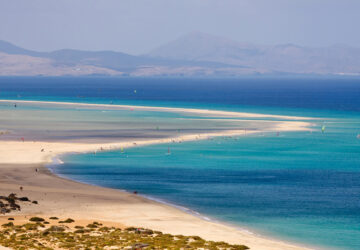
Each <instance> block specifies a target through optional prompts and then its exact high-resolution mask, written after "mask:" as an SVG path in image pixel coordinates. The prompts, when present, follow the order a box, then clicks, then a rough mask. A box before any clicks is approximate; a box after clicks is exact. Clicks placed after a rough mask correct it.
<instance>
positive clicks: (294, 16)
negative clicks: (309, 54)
mask: <svg viewBox="0 0 360 250" xmlns="http://www.w3.org/2000/svg"><path fill="white" fill-rule="evenodd" d="M359 13H360V1H359V0H176V1H175V0H151V1H150V0H61V1H60V0H31V1H30V0H0V40H5V41H8V42H11V43H14V44H16V45H18V46H21V47H24V48H27V49H32V50H37V51H51V50H56V49H63V48H72V49H82V50H115V51H121V52H125V53H130V54H143V53H147V52H149V51H151V50H152V49H154V48H156V47H158V46H160V45H162V44H164V43H166V42H169V41H171V40H174V39H176V38H178V37H180V36H182V35H185V34H187V33H189V32H193V31H200V32H205V33H209V34H213V35H217V36H223V37H226V38H228V39H233V40H236V41H239V42H250V43H256V44H264V45H274V44H284V43H293V44H297V45H301V46H311V47H324V46H331V45H334V44H347V45H350V46H355V47H360V32H359V31H358V29H359V27H358V26H359V24H360V14H359Z"/></svg>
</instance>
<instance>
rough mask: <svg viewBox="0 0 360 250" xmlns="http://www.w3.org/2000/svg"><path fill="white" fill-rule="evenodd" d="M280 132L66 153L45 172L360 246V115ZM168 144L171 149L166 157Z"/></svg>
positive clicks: (289, 234)
mask: <svg viewBox="0 0 360 250" xmlns="http://www.w3.org/2000/svg"><path fill="white" fill-rule="evenodd" d="M324 121H325V124H326V126H327V128H326V131H325V133H321V132H320V130H319V128H317V131H314V132H287V133H280V135H279V136H277V135H276V134H275V133H268V134H263V135H260V134H259V135H251V136H246V137H238V138H216V139H213V140H205V141H195V142H186V143H181V144H178V143H175V144H166V145H165V144H164V145H152V146H147V147H141V148H131V149H126V151H125V153H121V152H119V151H112V152H103V153H100V154H97V155H93V154H80V155H68V156H66V157H64V158H63V161H64V162H65V164H63V165H61V166H55V167H54V168H53V170H54V171H55V172H57V173H58V174H61V175H65V176H67V177H69V178H72V179H75V180H78V181H82V182H86V183H92V184H97V185H101V186H107V187H113V188H119V189H125V190H129V191H133V190H136V191H138V192H139V193H140V194H143V195H147V196H151V197H155V198H157V199H161V200H164V201H167V202H171V203H173V204H177V205H181V206H185V207H188V208H191V209H193V210H195V211H197V212H200V213H201V214H204V215H206V216H211V217H212V218H214V219H219V220H222V221H226V222H229V223H232V224H235V225H238V226H240V227H246V228H249V229H250V230H254V231H256V232H258V233H261V234H265V235H269V236H273V237H277V238H281V239H286V240H290V241H295V242H298V243H302V244H309V245H313V246H320V247H326V248H335V249H358V248H359V246H360V226H359V225H360V209H359V208H360V171H359V170H360V157H359V155H360V140H359V139H357V138H356V135H357V132H358V130H359V124H360V119H359V118H358V117H341V118H334V117H333V118H331V119H326V118H324ZM168 147H170V149H171V155H167V154H166V152H167V148H168Z"/></svg>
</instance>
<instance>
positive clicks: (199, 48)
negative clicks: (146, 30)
mask: <svg viewBox="0 0 360 250" xmlns="http://www.w3.org/2000/svg"><path fill="white" fill-rule="evenodd" d="M281 74H301V75H308V74H315V75H350V76H358V75H360V48H353V47H349V46H346V45H334V46H331V47H326V48H310V47H302V46H297V45H293V44H282V45H274V46H266V45H255V44H249V43H240V42H236V41H233V40H228V39H225V38H222V37H218V36H213V35H209V34H205V33H201V32H192V33H189V34H187V35H185V36H182V37H180V38H178V39H176V40H174V41H171V42H169V43H167V44H165V45H162V46H160V47H158V48H156V49H154V50H152V51H150V52H149V53H147V54H144V55H136V56H135V55H129V54H126V53H121V52H114V51H81V50H72V49H62V50H57V51H53V52H37V51H32V50H27V49H23V48H20V47H17V46H15V45H13V44H11V43H8V42H5V41H1V40H0V76H84V75H108V76H130V77H131V76H135V77H147V76H175V77H177V76H180V77H181V76H185V77H193V76H200V77H201V76H205V77H206V76H217V77H237V76H244V75H281Z"/></svg>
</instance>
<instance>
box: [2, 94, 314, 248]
mask: <svg viewBox="0 0 360 250" xmlns="http://www.w3.org/2000/svg"><path fill="white" fill-rule="evenodd" d="M0 101H1V100H0ZM6 102H9V101H8V100H6ZM10 102H11V101H10ZM16 102H18V103H19V101H16ZM45 103H46V102H45ZM54 103H56V102H54ZM56 104H59V103H56ZM60 104H63V103H60ZM69 105H70V104H69ZM71 105H79V104H78V103H72V104H71ZM84 105H88V104H84ZM89 105H91V104H89ZM109 106H110V107H113V105H109ZM129 107H132V108H134V106H126V107H125V108H129ZM135 107H136V106H135ZM122 108H124V107H122ZM141 108H143V107H141ZM178 111H180V110H177V111H176V112H178ZM171 112H174V110H172V109H171ZM185 112H190V113H193V112H194V111H193V110H190V111H189V110H188V111H185ZM224 112H226V111H224ZM200 113H201V114H208V113H209V111H206V110H205V111H204V112H200ZM210 113H211V111H210ZM216 114H217V115H220V114H218V113H216ZM244 114H246V113H239V116H241V117H248V116H245V115H244ZM222 115H225V116H227V115H230V114H228V113H225V114H222ZM231 115H232V116H233V114H231ZM251 117H264V116H261V115H260V116H257V115H255V116H254V115H252V116H251ZM265 117H268V115H265ZM282 118H284V117H282ZM284 119H285V118H284ZM287 119H288V118H287ZM290 120H292V121H282V122H279V124H278V125H277V126H276V128H274V129H276V130H274V131H309V130H311V129H310V128H309V126H310V125H311V124H310V123H308V122H303V121H293V120H297V119H290ZM305 120H306V119H305ZM259 132H263V131H244V130H227V131H221V132H213V133H200V134H184V135H179V136H175V137H168V138H161V139H150V140H149V139H148V140H132V141H122V142H118V143H100V142H99V143H73V142H44V141H24V142H22V141H1V145H0V183H1V184H0V191H1V194H2V195H6V194H9V193H12V192H13V193H19V192H20V193H21V195H24V196H25V195H26V196H28V197H29V198H31V199H36V200H38V201H39V205H28V206H25V207H24V209H22V211H20V212H15V213H12V214H11V216H12V217H16V218H17V221H19V222H20V221H21V220H26V217H29V216H34V215H41V216H61V217H64V218H65V217H70V218H74V219H75V220H76V221H86V222H87V221H95V220H96V221H101V222H104V223H105V224H106V223H107V224H109V225H116V226H122V227H124V226H138V227H147V228H150V229H153V230H159V231H162V232H165V233H171V234H184V235H198V236H200V237H202V238H204V239H207V240H214V241H225V242H229V243H232V244H244V245H247V246H249V247H250V248H251V249H270V250H271V249H306V248H305V247H302V246H298V245H295V244H294V245H293V244H291V243H286V242H283V241H281V240H277V239H276V240H275V239H268V238H266V237H264V236H260V235H256V234H254V233H252V232H248V231H246V230H239V229H238V228H235V227H232V226H229V225H226V224H225V223H221V222H220V223H219V222H213V221H207V220H204V219H202V218H199V217H197V216H195V215H191V214H189V213H186V212H185V211H181V210H180V209H179V208H176V207H173V206H171V205H169V204H162V203H159V202H157V201H153V200H150V199H147V198H144V197H142V196H140V195H136V194H131V193H129V192H124V191H120V190H116V189H110V188H104V187H99V186H94V185H88V184H83V183H79V182H76V181H73V180H69V179H65V178H63V177H60V176H57V175H55V174H53V173H51V171H50V170H49V169H47V168H46V164H49V163H51V161H52V160H53V159H54V158H59V156H61V155H64V154H68V153H96V152H97V151H105V150H119V149H120V148H125V149H126V148H129V147H137V146H148V145H153V144H160V143H161V144H162V143H178V142H184V141H194V140H204V139H209V138H212V137H219V136H225V137H228V136H229V137H231V136H244V135H247V134H251V133H259ZM60 158H61V157H60ZM20 186H21V187H23V191H20V189H19V187H20ZM7 217H9V216H8V215H5V216H4V215H1V216H0V221H1V222H4V221H5V220H6V219H7Z"/></svg>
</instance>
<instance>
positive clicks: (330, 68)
mask: <svg viewBox="0 0 360 250" xmlns="http://www.w3.org/2000/svg"><path fill="white" fill-rule="evenodd" d="M147 56H149V57H153V58H163V59H173V60H177V59H181V60H191V61H211V62H220V63H224V64H228V65H234V66H238V65H241V66H246V67H248V68H251V69H253V70H254V71H258V72H268V73H270V72H287V73H296V74H359V73H360V49H359V48H352V47H349V46H345V45H336V46H331V47H327V48H310V47H302V46H297V45H294V44H282V45H275V46H265V45H256V44H249V43H240V42H236V41H232V40H229V39H225V38H222V37H218V36H213V35H209V34H205V33H201V32H192V33H189V34H187V35H185V36H182V37H180V38H179V39H177V40H174V41H171V42H169V43H167V44H165V45H162V46H160V47H158V48H156V49H154V50H153V51H151V52H150V53H149V54H147Z"/></svg>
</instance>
